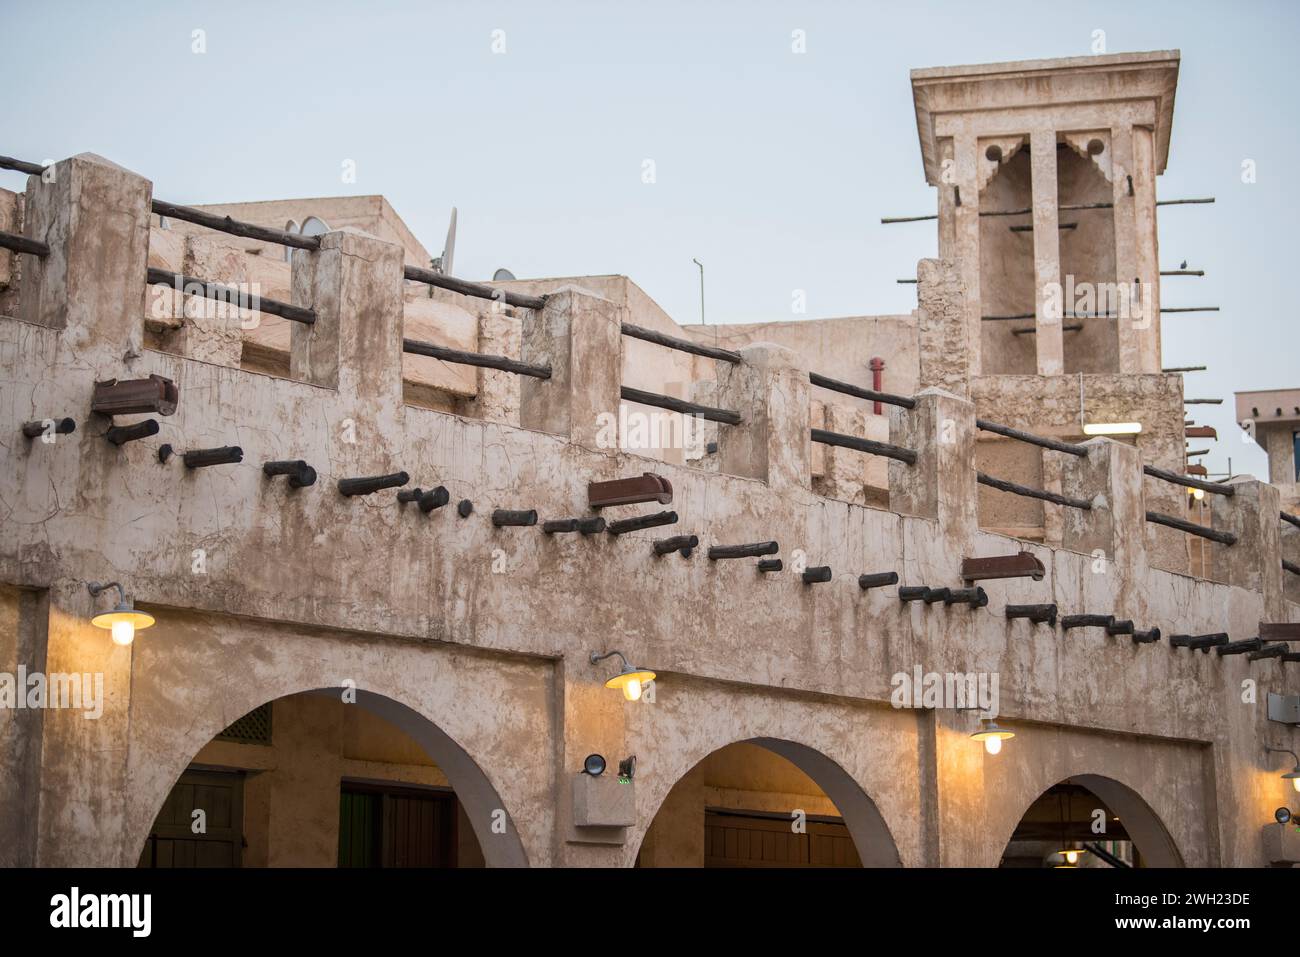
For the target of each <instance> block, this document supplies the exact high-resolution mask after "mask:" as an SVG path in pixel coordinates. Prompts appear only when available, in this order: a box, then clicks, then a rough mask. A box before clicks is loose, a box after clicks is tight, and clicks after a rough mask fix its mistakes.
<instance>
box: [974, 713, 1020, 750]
mask: <svg viewBox="0 0 1300 957" xmlns="http://www.w3.org/2000/svg"><path fill="white" fill-rule="evenodd" d="M1015 736H1016V733H1015V732H1014V731H1011V730H1009V729H1007V728H1003V727H1000V726H999V725H998V723H997V722H996V721H994V720H993V719H992V718H985V719H983V721H982V722H981V724H980V729H979V730H978V731H976V732H975V733H974V734H972V735H971V740H972V741H983V742H985V744H986V745H987V743H988V742H990V741H997V742H1002V741H1007V740H1010V739H1011V738H1014V737H1015ZM991 753H993V754H996V753H997V752H996V751H993V752H991Z"/></svg>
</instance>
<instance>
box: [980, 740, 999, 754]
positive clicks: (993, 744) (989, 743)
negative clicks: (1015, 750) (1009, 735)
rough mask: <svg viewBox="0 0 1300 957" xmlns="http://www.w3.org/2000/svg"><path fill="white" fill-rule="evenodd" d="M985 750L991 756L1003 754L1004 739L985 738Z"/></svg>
mask: <svg viewBox="0 0 1300 957" xmlns="http://www.w3.org/2000/svg"><path fill="white" fill-rule="evenodd" d="M984 750H985V751H987V752H988V753H989V754H998V753H999V752H1001V750H1002V739H1001V738H985V739H984Z"/></svg>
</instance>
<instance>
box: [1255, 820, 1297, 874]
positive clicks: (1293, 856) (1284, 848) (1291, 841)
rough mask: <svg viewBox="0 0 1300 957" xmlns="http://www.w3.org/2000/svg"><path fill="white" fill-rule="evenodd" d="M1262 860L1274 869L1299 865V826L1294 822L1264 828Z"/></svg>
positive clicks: (1267, 825) (1269, 825)
mask: <svg viewBox="0 0 1300 957" xmlns="http://www.w3.org/2000/svg"><path fill="white" fill-rule="evenodd" d="M1263 837H1264V860H1266V861H1268V863H1269V864H1271V865H1273V866H1274V867H1276V866H1278V865H1284V864H1291V865H1300V825H1298V824H1296V822H1295V821H1289V822H1287V823H1286V824H1266V825H1265V826H1264V834H1263Z"/></svg>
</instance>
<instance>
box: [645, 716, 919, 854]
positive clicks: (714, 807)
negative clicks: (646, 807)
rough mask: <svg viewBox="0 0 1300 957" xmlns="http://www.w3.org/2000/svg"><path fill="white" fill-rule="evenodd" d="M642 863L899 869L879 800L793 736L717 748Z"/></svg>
mask: <svg viewBox="0 0 1300 957" xmlns="http://www.w3.org/2000/svg"><path fill="white" fill-rule="evenodd" d="M636 865H637V866H638V867H862V866H866V867H898V866H901V862H900V859H899V855H898V848H897V846H896V845H895V844H894V839H893V837H892V835H891V834H890V833H889V829H888V828H887V827H886V826H885V822H884V819H883V818H882V817H881V815H880V812H879V811H878V810H877V809H876V806H875V803H874V802H873V801H872V800H871V798H869V797H868V796H867V794H866V792H864V791H863V790H862V788H861V787H859V786H858V784H857V782H856V781H854V780H853V778H852V777H850V776H849V774H848V772H846V771H845V770H844V769H843V768H842V767H840V766H839V765H838V764H836V763H835V762H834V761H832V760H831V759H830V758H828V757H826V756H825V755H824V754H821V753H820V752H818V751H815V750H813V749H812V748H809V747H807V746H805V745H801V744H797V743H795V742H793V741H786V740H780V739H776V738H750V739H748V740H745V741H738V742H735V743H733V744H729V745H726V746H724V747H721V748H718V749H717V750H715V751H713V752H712V753H710V754H709V755H707V756H706V757H705V758H704V759H703V760H701V761H699V762H698V763H697V764H696V765H695V766H694V767H693V768H691V770H690V771H689V772H687V773H686V774H685V775H683V776H682V777H681V778H680V779H679V780H678V781H677V782H676V784H674V785H673V788H672V790H671V791H669V793H668V795H667V797H665V798H664V800H663V803H662V804H661V805H660V806H659V809H658V811H657V812H656V814H655V816H654V819H653V820H652V822H651V824H650V827H649V828H648V829H647V831H646V834H645V837H644V839H643V840H642V842H641V847H640V849H639V851H638V854H637V860H636Z"/></svg>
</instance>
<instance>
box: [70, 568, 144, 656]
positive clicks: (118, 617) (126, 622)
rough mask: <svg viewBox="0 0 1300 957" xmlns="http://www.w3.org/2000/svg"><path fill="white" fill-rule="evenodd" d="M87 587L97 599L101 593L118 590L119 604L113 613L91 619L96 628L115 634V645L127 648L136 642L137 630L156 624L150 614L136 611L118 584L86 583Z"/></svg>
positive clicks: (104, 612) (101, 613)
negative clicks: (111, 589)
mask: <svg viewBox="0 0 1300 957" xmlns="http://www.w3.org/2000/svg"><path fill="white" fill-rule="evenodd" d="M86 587H87V588H88V589H90V593H91V594H92V595H94V596H96V597H98V596H99V593H100V592H102V591H106V590H108V589H109V588H116V589H117V597H118V602H117V606H116V607H115V608H114V609H113V610H112V611H103V612H100V613H99V614H98V615H96V616H95V617H94V618H92V619H90V623H91V624H92V625H94V626H95V627H96V628H106V629H108V630H109V631H111V632H112V633H113V643H114V644H118V645H122V646H123V647H125V646H126V645H129V644H130V643H131V642H133V641H134V640H135V631H136V629H137V628H148V627H149V626H150V625H152V624H153V622H154V617H153V615H151V614H149V613H148V612H143V611H136V610H135V606H134V605H133V604H132V603H131V602H129V601H127V598H126V592H125V591H123V590H122V586H121V584H119V583H118V582H109V583H108V584H106V585H101V584H100V583H99V582H86Z"/></svg>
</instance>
